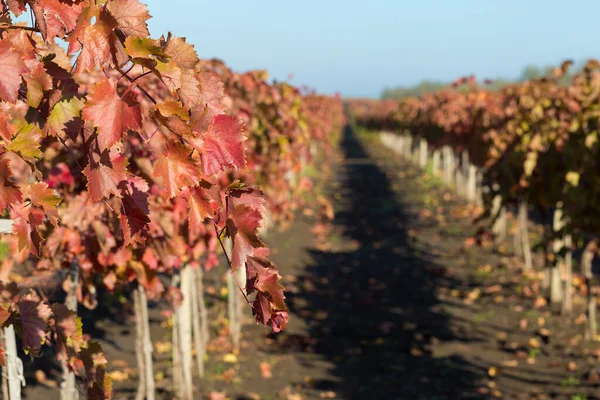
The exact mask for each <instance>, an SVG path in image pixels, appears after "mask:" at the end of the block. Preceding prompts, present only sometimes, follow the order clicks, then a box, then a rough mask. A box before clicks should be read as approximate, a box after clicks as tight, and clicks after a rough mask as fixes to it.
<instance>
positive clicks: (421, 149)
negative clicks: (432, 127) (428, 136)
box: [419, 138, 428, 169]
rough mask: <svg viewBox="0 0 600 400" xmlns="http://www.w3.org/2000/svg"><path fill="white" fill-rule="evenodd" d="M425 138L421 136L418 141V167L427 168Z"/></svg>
mask: <svg viewBox="0 0 600 400" xmlns="http://www.w3.org/2000/svg"><path fill="white" fill-rule="evenodd" d="M427 151H428V150H427V140H425V139H424V138H421V140H420V142H419V167H421V168H423V169H425V168H427V158H428V153H427Z"/></svg>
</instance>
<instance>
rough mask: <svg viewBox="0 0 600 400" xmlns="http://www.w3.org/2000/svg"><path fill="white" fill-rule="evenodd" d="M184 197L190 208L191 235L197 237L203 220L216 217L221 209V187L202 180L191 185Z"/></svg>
mask: <svg viewBox="0 0 600 400" xmlns="http://www.w3.org/2000/svg"><path fill="white" fill-rule="evenodd" d="M184 197H185V198H186V200H187V203H188V208H189V213H188V221H189V230H190V235H191V237H192V238H193V239H196V238H197V237H198V235H199V234H200V232H201V231H202V228H203V222H204V221H205V220H206V219H207V218H214V217H215V215H216V213H217V211H218V210H219V207H220V203H219V197H220V195H219V188H218V187H217V186H215V185H212V184H211V183H209V182H207V181H202V182H200V184H199V185H198V186H194V187H190V188H189V190H187V192H186V193H185V194H184Z"/></svg>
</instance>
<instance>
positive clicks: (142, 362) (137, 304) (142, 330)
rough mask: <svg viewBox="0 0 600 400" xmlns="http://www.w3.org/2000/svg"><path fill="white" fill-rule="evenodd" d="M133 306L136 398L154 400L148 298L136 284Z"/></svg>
mask: <svg viewBox="0 0 600 400" xmlns="http://www.w3.org/2000/svg"><path fill="white" fill-rule="evenodd" d="M133 301H134V308H135V322H136V323H135V331H136V338H135V340H136V342H135V349H136V358H137V362H138V371H139V383H138V391H137V395H136V399H137V400H143V399H146V400H154V392H155V390H154V388H155V385H154V369H153V363H152V339H151V338H150V322H149V319H148V299H147V297H146V291H145V290H144V287H143V286H141V285H138V287H137V288H136V289H135V291H134V292H133Z"/></svg>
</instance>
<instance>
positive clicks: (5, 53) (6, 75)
mask: <svg viewBox="0 0 600 400" xmlns="http://www.w3.org/2000/svg"><path fill="white" fill-rule="evenodd" d="M28 70H29V69H28V68H27V66H26V65H25V63H24V62H23V60H22V59H21V56H20V55H19V53H17V52H16V51H15V50H13V49H12V47H11V43H10V41H8V40H6V39H0V71H2V73H1V74H0V98H2V99H3V100H5V101H8V102H10V103H14V102H15V101H17V93H18V91H19V87H20V86H21V76H22V75H23V74H25V73H26V72H27V71H28Z"/></svg>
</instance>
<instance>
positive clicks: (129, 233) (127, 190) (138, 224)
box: [120, 177, 150, 246]
mask: <svg viewBox="0 0 600 400" xmlns="http://www.w3.org/2000/svg"><path fill="white" fill-rule="evenodd" d="M121 186H125V187H124V188H123V193H124V196H123V210H122V214H121V218H120V220H121V229H122V230H123V240H124V243H123V246H128V245H130V244H131V243H133V242H137V243H144V241H145V239H146V235H147V233H148V224H149V223H150V218H149V217H148V214H149V213H150V209H149V207H148V193H147V192H148V189H149V188H148V184H147V183H146V181H144V180H143V179H142V178H140V177H132V178H130V179H129V181H128V182H127V183H126V184H123V183H122V184H121Z"/></svg>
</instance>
